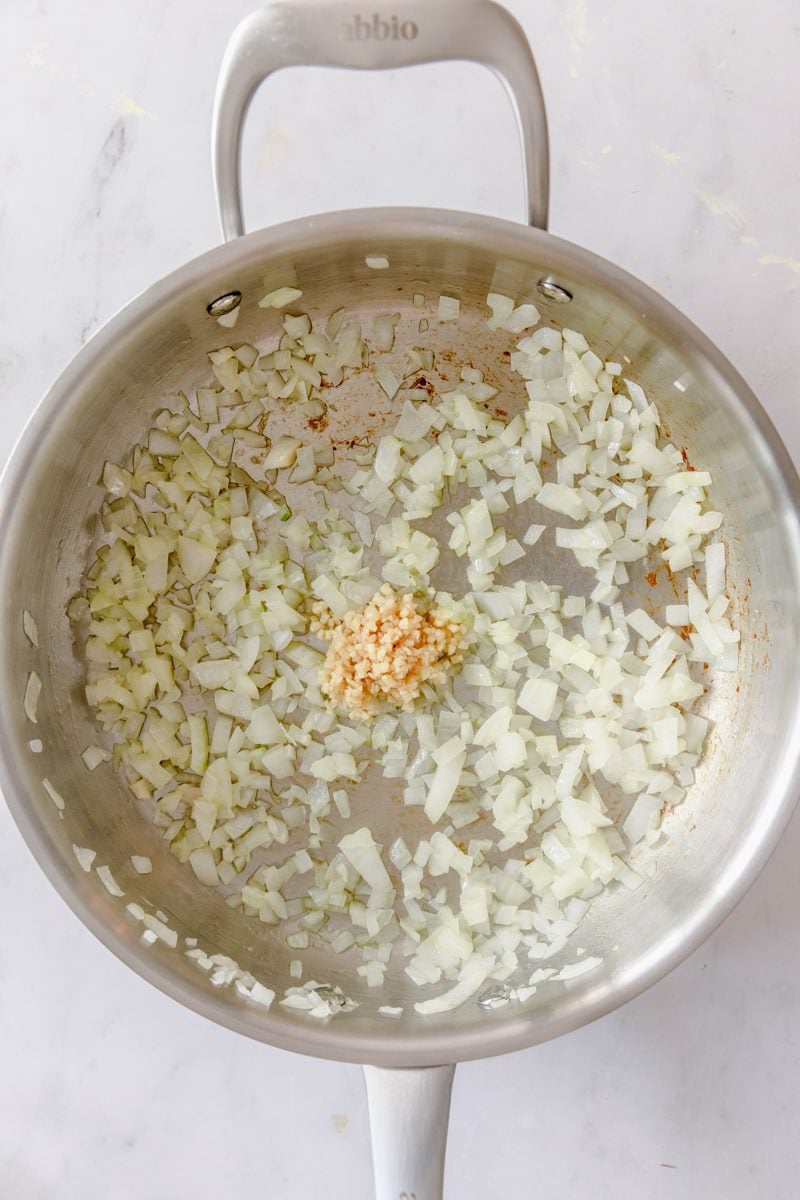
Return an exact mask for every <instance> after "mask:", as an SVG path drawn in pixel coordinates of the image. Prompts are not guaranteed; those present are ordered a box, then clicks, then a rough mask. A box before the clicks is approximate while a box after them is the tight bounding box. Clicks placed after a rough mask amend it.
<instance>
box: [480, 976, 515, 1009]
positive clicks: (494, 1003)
mask: <svg viewBox="0 0 800 1200" xmlns="http://www.w3.org/2000/svg"><path fill="white" fill-rule="evenodd" d="M510 999H511V988H510V987H508V986H507V985H506V984H505V983H496V984H494V986H493V987H488V988H485V989H484V991H482V992H481V994H480V996H478V1008H484V1009H487V1010H488V1011H491V1009H493V1008H503V1007H504V1005H506V1004H508V1002H509V1000H510Z"/></svg>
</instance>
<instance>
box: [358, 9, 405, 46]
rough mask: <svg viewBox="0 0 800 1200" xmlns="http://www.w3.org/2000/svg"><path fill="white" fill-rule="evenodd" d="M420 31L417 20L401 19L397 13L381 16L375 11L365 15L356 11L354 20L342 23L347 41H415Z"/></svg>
mask: <svg viewBox="0 0 800 1200" xmlns="http://www.w3.org/2000/svg"><path fill="white" fill-rule="evenodd" d="M418 33H419V28H418V26H417V24H416V22H415V21H401V20H400V18H399V17H398V16H396V15H393V16H389V17H381V16H379V14H378V13H373V14H372V16H371V17H365V16H363V15H362V14H361V13H356V15H355V16H354V17H353V19H352V21H345V22H344V24H343V25H342V32H341V36H342V38H343V40H344V41H346V42H413V40H414V38H415V37H416V36H417V34H418Z"/></svg>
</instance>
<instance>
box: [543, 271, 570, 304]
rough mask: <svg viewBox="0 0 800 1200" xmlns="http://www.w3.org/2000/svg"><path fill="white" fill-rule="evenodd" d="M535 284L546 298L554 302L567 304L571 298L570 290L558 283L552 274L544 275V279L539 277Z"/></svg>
mask: <svg viewBox="0 0 800 1200" xmlns="http://www.w3.org/2000/svg"><path fill="white" fill-rule="evenodd" d="M536 286H537V288H538V289H539V291H540V293H541V295H542V296H544V297H545V299H546V300H555V302H556V304H569V302H570V300H571V299H572V292H568V291H567V289H566V288H565V287H562V286H561V284H560V283H556V281H555V279H553V277H552V275H545V277H544V279H540V280H539V282H538V283H537V285H536Z"/></svg>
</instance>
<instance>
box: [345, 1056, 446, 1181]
mask: <svg viewBox="0 0 800 1200" xmlns="http://www.w3.org/2000/svg"><path fill="white" fill-rule="evenodd" d="M454 1072H455V1067H454V1066H448V1067H409V1068H397V1069H394V1070H392V1069H388V1068H385V1067H364V1078H365V1080H366V1083H367V1101H368V1103H369V1122H370V1127H371V1129H372V1161H373V1164H374V1167H375V1200H442V1181H443V1179H444V1155H445V1147H446V1144H447V1122H448V1119H449V1116H450V1092H451V1090H452V1087H453V1073H454Z"/></svg>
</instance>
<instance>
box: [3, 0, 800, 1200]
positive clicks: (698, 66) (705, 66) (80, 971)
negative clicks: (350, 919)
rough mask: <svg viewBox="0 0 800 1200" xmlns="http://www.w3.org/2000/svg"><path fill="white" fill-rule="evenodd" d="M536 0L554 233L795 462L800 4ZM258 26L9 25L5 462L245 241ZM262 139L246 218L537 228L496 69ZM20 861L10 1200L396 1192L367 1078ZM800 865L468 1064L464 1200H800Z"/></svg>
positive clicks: (18, 14) (6, 6)
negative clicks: (178, 277)
mask: <svg viewBox="0 0 800 1200" xmlns="http://www.w3.org/2000/svg"><path fill="white" fill-rule="evenodd" d="M509 6H510V7H511V8H513V10H514V11H515V12H516V13H517V15H518V16H519V17H520V18H521V19H522V20H523V22H524V24H525V26H526V28H527V30H528V32H529V34H530V37H531V39H532V41H533V44H534V48H535V50H536V52H537V55H538V60H539V67H540V71H541V75H542V81H543V84H544V88H545V94H546V97H547V102H548V108H549V116H550V127H551V135H552V149H553V193H552V214H553V215H552V228H553V230H554V231H555V232H557V233H559V234H561V235H563V236H565V237H568V238H571V239H573V240H574V241H577V242H580V243H583V244H585V245H587V246H589V247H591V248H592V249H594V250H596V251H598V252H600V253H601V254H604V255H606V256H607V257H609V258H612V259H616V260H617V261H618V262H619V263H621V264H622V265H624V266H625V267H627V268H628V269H629V270H631V271H633V272H634V273H635V274H637V275H639V276H640V277H642V278H643V279H645V280H646V281H648V282H649V283H651V284H653V285H655V286H656V287H657V288H659V289H661V290H663V291H665V292H666V293H667V294H668V295H670V297H671V298H672V299H673V300H675V301H676V302H677V303H678V305H679V306H680V307H682V308H683V309H684V310H685V311H686V312H687V313H688V314H689V315H690V316H691V317H692V318H693V319H694V320H696V321H697V322H698V324H700V326H701V327H702V328H704V329H705V330H706V331H707V332H708V333H709V334H710V336H711V337H712V338H714V339H715V340H716V341H717V342H718V343H719V344H720V346H721V347H722V349H723V350H724V351H725V352H726V353H727V354H728V355H729V356H730V357H731V358H732V359H733V361H734V362H735V363H736V364H737V366H738V367H739V368H740V370H741V371H742V373H743V374H744V375H745V377H746V378H747V379H748V380H749V382H750V383H751V384H752V385H753V386H754V388H755V389H756V391H757V392H758V393H759V394H760V396H761V397H762V399H763V402H764V404H765V405H766V407H767V409H768V410H769V412H770V413H771V414H772V416H773V418H774V420H775V422H776V423H777V425H778V427H779V429H780V431H781V433H782V434H783V436H784V438H785V440H786V442H787V444H788V445H789V447H790V450H791V451H792V453H793V454H794V456H795V458H796V459H798V460H800V422H798V420H797V418H796V411H797V404H798V397H797V384H796V379H797V369H798V345H799V343H800V339H799V338H798V333H799V332H800V231H798V225H797V197H798V192H799V191H800V186H799V185H800V102H799V101H800V87H799V86H798V78H800V73H799V72H798V67H799V66H800V13H799V12H798V8H797V5H796V3H795V2H794V0H761V3H759V4H757V5H753V4H751V3H746V2H745V0H730V2H729V3H727V4H725V5H718V6H714V7H713V10H712V8H710V7H709V6H701V5H697V4H696V3H694V2H691V0H670V3H669V4H665V5H659V6H656V5H650V4H648V5H642V4H640V3H638V2H637V0H616V3H614V4H600V3H590V4H587V3H584V2H582V0H568V2H567V3H563V4H562V3H556V2H555V0H537V2H536V3H535V4H534V3H533V0H513V2H511V0H509ZM251 7H253V0H227V2H226V3H224V4H220V3H214V2H212V0H115V2H114V3H113V4H104V5H101V4H99V3H96V2H92V0H71V3H69V4H65V3H56V2H55V0H39V2H38V3H37V4H33V3H27V4H24V5H23V4H21V3H19V2H17V3H13V2H12V0H5V3H2V4H0V67H1V68H2V79H3V119H2V123H1V124H0V172H1V173H2V181H3V187H2V193H0V273H1V274H0V279H1V280H2V284H1V286H0V311H1V312H2V321H0V405H1V406H2V407H1V409H0V411H2V421H1V422H0V456H2V457H3V458H4V457H5V455H6V454H7V453H8V451H9V450H10V448H11V445H12V443H13V441H14V438H15V436H16V434H17V432H18V431H19V429H20V428H21V427H22V425H23V423H24V421H25V419H26V418H27V416H28V414H29V413H30V411H31V410H32V408H33V406H34V404H35V403H36V401H37V399H38V398H39V396H40V394H41V393H42V391H43V390H44V389H45V388H46V386H47V385H48V384H49V382H50V381H51V380H52V379H53V378H54V377H55V375H56V374H57V373H58V372H59V370H60V369H61V368H62V367H63V366H64V365H65V364H66V363H67V361H68V360H69V358H70V357H71V356H72V355H73V354H74V353H75V351H76V350H77V349H78V347H79V346H80V344H81V342H82V341H83V340H84V339H85V338H86V337H88V336H89V335H90V334H91V333H92V332H93V331H94V330H95V329H96V328H97V327H98V325H100V324H101V323H102V322H103V321H104V320H105V319H106V318H107V317H108V316H109V315H110V314H111V313H112V312H113V311H114V310H115V309H116V308H117V307H119V306H120V305H121V304H123V303H124V302H125V301H126V300H127V299H128V298H129V297H130V296H131V295H133V294H134V293H135V292H137V291H139V290H141V289H143V288H145V287H146V286H147V285H148V284H149V283H151V282H152V281H154V280H155V279H156V278H158V277H159V276H161V275H163V274H165V273H167V272H168V271H169V270H170V269H171V268H172V267H174V266H177V265H178V264H179V263H181V262H183V261H184V260H185V259H188V258H190V257H192V256H193V255H195V254H197V253H199V252H200V251H202V250H203V249H205V248H206V247H208V246H210V245H212V244H213V243H214V242H215V241H216V240H217V228H216V221H215V215H214V206H213V200H212V194H211V187H210V172H209V164H208V157H209V156H208V132H209V121H210V113H211V97H212V94H213V85H214V77H215V72H216V69H217V66H218V62H219V59H220V56H221V53H222V48H223V46H224V43H225V41H226V38H227V36H228V34H229V33H230V31H231V30H232V28H233V26H234V25H235V23H236V21H237V20H238V18H239V17H240V16H242V15H244V14H246V13H247V12H248V11H249V10H250V9H251ZM365 7H366V9H369V8H370V6H369V5H366V6H365ZM400 113H402V121H401V120H400V119H399V115H398V114H400ZM247 148H248V162H249V166H248V170H247V196H248V210H249V216H250V221H251V224H256V223H261V224H264V223H266V222H268V221H277V220H281V219H284V218H287V217H289V216H291V215H295V214H299V213H305V212H311V211H314V210H321V209H327V208H335V207H344V206H347V205H351V204H360V203H395V202H400V203H404V202H414V201H417V202H421V203H431V204H440V205H446V206H454V207H461V208H474V209H478V210H481V211H487V212H494V213H498V214H500V215H504V216H508V217H515V216H517V215H519V213H520V204H519V193H520V182H519V164H518V157H517V148H516V144H515V135H514V131H513V128H512V125H511V121H510V117H509V113H508V111H507V109H506V106H505V100H504V98H503V96H502V93H501V91H500V89H499V86H498V85H497V84H496V83H495V82H494V81H493V80H492V79H491V78H490V77H486V78H484V76H483V75H482V74H481V73H480V72H479V71H478V69H477V68H468V67H463V66H454V65H451V66H448V67H446V68H425V69H423V70H419V71H415V72H413V73H408V74H406V75H397V76H394V77H381V78H376V77H367V76H359V77H353V76H344V75H342V76H339V75H335V76H334V75H328V76H324V75H323V73H322V72H309V73H307V74H305V75H301V74H299V73H291V74H286V75H285V76H283V77H281V78H278V79H276V80H274V81H273V82H272V83H271V85H270V86H269V88H268V89H266V90H265V93H264V94H262V95H261V96H260V97H259V99H258V101H257V103H256V105H255V107H254V110H253V117H252V121H251V124H250V127H249V130H248V136H247ZM365 164H369V167H370V169H369V175H368V177H366V178H365V171H366V168H365ZM359 179H360V180H361V182H360V183H359V182H357V181H358V180H359ZM0 839H1V840H0V845H2V850H1V851H0V912H2V914H3V917H2V921H0V1114H2V1118H1V1119H0V1180H2V1182H0V1194H2V1196H3V1197H8V1198H9V1200H101V1198H102V1200H106V1198H108V1197H113V1200H144V1198H147V1200H183V1198H185V1197H188V1196H192V1197H194V1198H196V1200H206V1198H208V1200H210V1198H211V1197H216V1196H219V1195H226V1196H236V1195H242V1194H245V1192H246V1194H252V1195H260V1196H266V1197H269V1198H270V1200H271V1198H272V1197H285V1198H286V1200H300V1198H301V1197H318V1196H323V1195H324V1196H325V1197H326V1200H345V1197H347V1198H348V1200H355V1198H359V1200H360V1198H362V1197H363V1198H366V1197H368V1196H369V1195H370V1194H371V1179H370V1170H369V1152H368V1133H367V1125H366V1115H365V1102H364V1095H363V1089H362V1082H361V1078H360V1074H359V1072H358V1070H357V1069H356V1068H355V1067H347V1066H339V1065H334V1064H329V1063H323V1062H317V1061H313V1060H303V1059H300V1058H296V1057H293V1056H290V1055H288V1054H286V1053H282V1052H280V1051H277V1050H272V1049H270V1048H268V1047H265V1046H259V1045H254V1044H249V1043H247V1042H245V1041H244V1040H243V1039H238V1038H237V1037H236V1036H235V1035H233V1034H231V1033H228V1032H227V1031H226V1030H223V1029H217V1028H214V1027H212V1026H211V1025H210V1024H208V1023H206V1022H205V1021H203V1020H202V1019H201V1018H199V1017H197V1016H195V1015H193V1014H191V1013H189V1012H184V1011H183V1010H182V1009H180V1008H179V1007H178V1006H177V1005H176V1004H174V1003H173V1002H172V1001H171V1000H168V999H166V998H165V997H164V996H162V995H160V994H159V993H157V992H155V991H154V990H152V989H151V988H149V987H147V986H146V985H145V984H144V983H142V982H141V981H140V980H139V979H138V978H137V977H136V976H135V975H133V974H132V973H131V972H130V971H128V970H127V969H126V968H125V967H123V966H122V965H121V964H120V963H118V962H117V961H116V960H115V959H114V958H112V956H111V955H109V954H108V953H107V952H106V951H105V950H104V949H102V948H101V946H100V945H99V944H98V943H96V942H95V941H94V940H93V938H92V937H91V936H90V935H89V934H88V933H87V932H86V931H85V930H84V929H83V927H82V926H81V925H80V924H79V923H78V922H77V921H76V919H75V918H74V917H73V916H72V915H71V914H70V913H69V911H68V910H67V909H66V907H65V906H64V905H63V904H62V902H61V901H60V900H59V899H58V898H57V897H56V895H55V893H54V892H53V891H52V890H51V889H50V886H49V884H48V883H47V882H46V881H45V879H44V878H43V877H42V876H41V874H40V873H39V872H38V870H37V868H36V867H35V866H34V863H33V860H32V859H31V857H30V855H29V854H28V852H27V850H26V848H25V847H24V845H23V843H22V841H21V839H20V837H19V835H18V834H17V832H16V829H15V828H14V826H13V824H12V822H11V820H10V818H9V816H8V814H7V813H6V811H5V808H4V807H0ZM798 857H800V821H798V820H795V822H794V824H793V825H792V826H791V827H790V829H789V831H788V833H787V834H786V836H785V838H784V840H783V842H782V844H781V846H780V848H779V849H778V851H777V853H776V854H775V856H774V858H773V860H772V862H771V863H770V864H769V866H768V868H767V870H766V871H765V872H764V874H763V876H762V878H761V879H760V880H759V881H758V883H757V884H756V885H755V887H754V888H753V889H752V891H751V893H750V894H749V895H748V897H747V898H746V899H745V900H744V902H743V903H742V904H741V905H740V906H739V908H738V910H737V911H736V912H735V913H734V915H733V916H732V917H731V918H730V919H729V920H728V921H727V922H726V923H725V925H724V926H723V928H722V929H720V930H719V931H718V933H717V934H716V935H715V936H714V937H712V938H711V939H710V941H709V942H708V943H707V945H706V946H705V947H704V948H703V949H702V950H701V951H699V952H698V953H697V954H695V955H694V956H693V957H692V958H691V959H690V960H689V961H688V962H687V963H685V964H684V966H683V967H681V968H680V969H679V970H677V971H676V972H674V973H673V975H672V976H670V977H669V978H668V979H667V980H665V981H664V982H662V983H661V984H660V985H658V986H657V987H656V988H654V989H652V990H651V991H650V992H649V993H648V994H646V995H644V996H642V997H640V998H639V999H638V1000H637V1001H635V1002H633V1003H632V1004H630V1005H628V1006H627V1007H626V1008H625V1009H623V1010H622V1011H621V1012H617V1013H616V1014H614V1015H613V1016H611V1017H608V1018H606V1019H605V1020H603V1021H601V1022H599V1023H597V1024H595V1025H594V1026H591V1027H589V1028H587V1029H584V1030H582V1031H581V1032H579V1033H577V1034H574V1035H573V1036H571V1037H569V1038H568V1039H562V1040H561V1041H559V1042H556V1043H552V1044H550V1045H547V1046H543V1047H540V1048H538V1049H534V1050H530V1051H527V1052H525V1053H520V1054H516V1055H513V1056H510V1057H508V1058H505V1059H501V1060H494V1061H488V1062H483V1063H477V1064H473V1065H469V1066H466V1067H464V1068H462V1069H461V1070H460V1071H459V1073H458V1076H457V1080H456V1089H455V1096H454V1106H453V1121H452V1135H451V1143H450V1156H449V1167H448V1196H449V1197H459V1198H460V1200H471V1198H473V1197H475V1198H476V1200H477V1198H478V1197H480V1198H481V1200H484V1198H488V1200H494V1198H496V1197H513V1198H514V1200H516V1198H517V1197H528V1196H530V1197H536V1196H542V1197H546V1196H553V1195H562V1194H564V1195H566V1194H568V1195H571V1196H581V1197H584V1196H585V1197H588V1196H591V1197H592V1200H606V1198H608V1200H611V1198H612V1197H613V1198H614V1200H640V1198H641V1197H648V1198H649V1200H698V1198H712V1200H714V1198H717V1197H720V1198H721V1197H725V1198H726V1200H751V1198H752V1197H761V1196H770V1197H771V1200H794V1198H795V1197H796V1196H797V1194H798V1186H799V1185H798V1182H797V1181H798V1177H799V1176H800V1142H798V1138H797V1123H798V1110H799V1109H800V1099H799V1098H798V1086H797V1078H798V1072H799V1068H800V1046H799V1043H800V955H798V951H797V916H798V912H800V873H799V872H798V869H797V861H798ZM287 1093H289V1094H290V1095H291V1097H292V1098H293V1100H294V1101H298V1100H299V1101H300V1102H301V1106H302V1111H303V1113H304V1118H303V1122H302V1124H301V1123H300V1121H298V1119H297V1117H296V1116H295V1115H293V1113H292V1111H291V1106H290V1105H289V1104H287V1100H286V1096H287Z"/></svg>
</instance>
